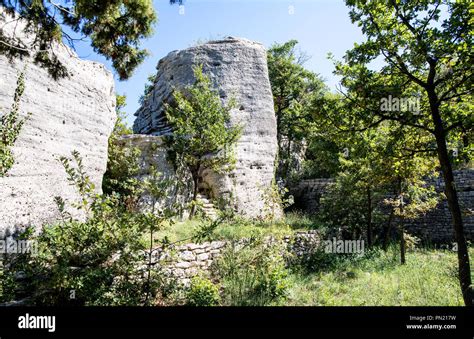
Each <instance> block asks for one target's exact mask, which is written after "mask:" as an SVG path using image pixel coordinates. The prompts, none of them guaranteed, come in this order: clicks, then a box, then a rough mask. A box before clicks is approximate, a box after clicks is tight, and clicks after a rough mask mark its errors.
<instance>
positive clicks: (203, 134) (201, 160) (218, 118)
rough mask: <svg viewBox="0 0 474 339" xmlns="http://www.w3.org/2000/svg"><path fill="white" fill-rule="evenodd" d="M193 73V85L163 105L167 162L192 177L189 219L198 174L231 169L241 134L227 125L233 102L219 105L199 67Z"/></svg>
mask: <svg viewBox="0 0 474 339" xmlns="http://www.w3.org/2000/svg"><path fill="white" fill-rule="evenodd" d="M193 70H194V77H195V79H196V81H195V83H194V84H192V85H191V86H188V87H186V88H185V89H184V90H183V91H175V92H174V93H173V95H174V100H175V104H174V105H167V106H166V118H167V120H168V122H169V124H170V126H171V127H172V128H173V134H172V135H171V136H169V137H168V138H167V144H168V146H169V148H170V151H169V156H170V159H171V160H172V162H173V163H174V164H175V165H180V164H181V165H182V166H185V167H186V169H188V170H189V172H190V173H191V176H192V181H193V194H192V201H193V202H194V203H192V204H191V208H190V218H192V217H193V216H194V215H195V212H196V201H197V195H198V191H199V187H198V183H199V181H200V179H202V178H200V176H201V173H202V171H203V170H204V169H212V170H213V171H216V172H218V173H228V172H229V171H231V170H232V169H234V167H235V163H236V159H235V156H234V146H235V143H236V142H237V141H238V139H239V138H240V136H241V134H242V126H239V125H231V124H230V112H231V110H232V109H234V108H235V107H236V102H235V100H234V99H231V100H229V102H227V103H226V104H223V103H222V100H221V98H220V96H219V91H218V90H216V89H214V88H213V85H212V81H211V79H210V78H209V76H206V75H205V74H204V73H203V70H202V66H197V67H194V69H193ZM177 170H178V171H179V170H180V169H179V168H178V169H177Z"/></svg>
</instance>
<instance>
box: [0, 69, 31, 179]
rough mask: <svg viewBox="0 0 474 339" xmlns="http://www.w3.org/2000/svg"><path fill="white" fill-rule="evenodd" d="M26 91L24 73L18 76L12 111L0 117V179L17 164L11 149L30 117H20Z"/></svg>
mask: <svg viewBox="0 0 474 339" xmlns="http://www.w3.org/2000/svg"><path fill="white" fill-rule="evenodd" d="M24 91H25V73H24V72H22V73H20V75H19V76H18V80H17V84H16V89H15V96H14V99H13V105H12V107H11V110H10V112H8V113H6V114H4V115H2V116H1V117H0V177H3V176H5V174H7V172H8V170H9V169H10V168H11V167H12V166H13V164H14V162H15V160H14V158H13V153H12V150H11V147H12V146H13V145H14V144H15V141H16V140H17V138H18V136H19V134H20V131H21V129H22V127H23V125H24V123H25V121H26V120H27V118H28V116H29V114H28V116H27V117H25V118H20V116H19V110H20V101H21V97H22V96H23V92H24Z"/></svg>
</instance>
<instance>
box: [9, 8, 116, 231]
mask: <svg viewBox="0 0 474 339" xmlns="http://www.w3.org/2000/svg"><path fill="white" fill-rule="evenodd" d="M0 20H1V21H2V25H3V23H5V22H7V21H8V20H5V17H3V19H2V18H0ZM15 25H17V26H16V32H17V34H18V33H19V32H21V31H22V30H21V29H22V23H21V22H18V23H16V22H12V23H11V24H5V25H4V26H3V32H4V34H8V33H9V32H10V33H12V31H13V29H15ZM54 48H55V50H56V52H57V55H58V57H59V59H60V61H61V62H62V63H63V64H64V65H65V66H66V68H67V70H68V72H69V76H68V77H66V78H63V79H59V80H58V81H55V80H53V79H52V78H51V77H50V75H49V74H48V72H47V70H45V69H43V68H40V67H38V66H37V65H35V64H34V62H33V60H31V58H28V57H26V58H24V59H23V60H18V59H16V60H13V62H10V61H9V60H8V59H7V58H6V57H5V56H3V55H0V79H1V83H0V115H2V114H5V113H6V112H8V111H9V110H10V107H11V105H12V102H13V95H14V92H15V83H16V81H17V78H18V74H19V73H20V72H21V71H23V70H24V67H25V65H26V66H27V67H26V70H25V92H24V95H23V97H22V99H21V103H20V115H21V116H25V115H26V114H27V112H30V113H31V117H30V118H29V120H28V121H27V122H26V123H25V125H24V126H23V129H22V130H21V132H20V135H19V138H18V140H17V141H16V143H15V145H14V147H13V153H14V159H15V163H14V165H13V167H12V168H11V169H10V170H9V171H8V173H7V175H6V176H4V177H0V231H3V230H6V229H15V228H17V227H20V226H26V225H42V224H45V223H48V222H52V221H54V220H56V219H57V218H58V209H57V207H56V205H55V202H54V197H55V196H61V197H63V198H64V199H66V200H68V201H73V200H76V199H77V198H78V197H77V194H76V190H75V188H74V187H72V186H71V185H70V184H69V183H68V181H67V177H66V173H65V171H64V169H63V167H62V165H61V164H60V162H59V161H58V157H60V156H69V157H70V156H71V152H72V151H73V150H77V151H78V152H79V153H80V154H81V156H82V158H83V163H84V166H85V170H86V172H87V173H88V174H89V175H90V176H91V179H92V181H93V183H94V184H95V186H96V188H97V190H98V191H100V187H101V184H102V176H103V174H104V172H105V169H106V164H107V140H108V137H109V135H110V133H111V131H112V129H113V126H114V123H115V119H116V116H115V93H114V80H113V76H112V74H111V73H110V72H109V71H107V70H106V69H105V67H104V66H103V65H101V64H99V63H96V62H91V61H84V60H81V59H79V58H78V57H77V55H76V54H75V53H74V52H73V51H72V50H70V49H69V48H67V47H66V46H64V45H56V46H54ZM76 215H77V213H76Z"/></svg>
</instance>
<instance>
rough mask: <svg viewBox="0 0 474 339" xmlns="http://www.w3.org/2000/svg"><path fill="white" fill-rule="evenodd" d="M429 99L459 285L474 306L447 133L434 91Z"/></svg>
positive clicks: (430, 91)
mask: <svg viewBox="0 0 474 339" xmlns="http://www.w3.org/2000/svg"><path fill="white" fill-rule="evenodd" d="M428 97H429V101H430V109H431V117H432V119H433V123H434V126H435V129H434V134H435V138H436V144H437V152H438V159H439V164H440V166H441V170H442V172H443V179H444V184H445V190H444V192H445V194H446V199H447V201H448V207H449V210H450V211H451V217H452V220H453V228H454V235H455V238H456V243H457V248H458V268H459V283H460V285H461V291H462V295H463V299H464V303H465V304H466V306H472V305H473V300H472V299H473V296H472V294H473V292H472V286H471V284H472V282H471V267H470V264H469V252H468V247H467V244H466V237H465V235H464V225H463V220H462V214H461V207H460V206H459V200H458V195H457V192H456V185H455V182H454V175H453V169H452V166H451V162H450V159H449V154H448V149H447V146H446V131H445V129H444V126H443V121H442V119H441V115H440V112H439V105H438V98H437V96H436V93H435V91H434V89H433V90H428Z"/></svg>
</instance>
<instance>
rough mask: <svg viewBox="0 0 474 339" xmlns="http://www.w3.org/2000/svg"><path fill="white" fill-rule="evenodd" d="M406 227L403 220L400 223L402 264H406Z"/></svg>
mask: <svg viewBox="0 0 474 339" xmlns="http://www.w3.org/2000/svg"><path fill="white" fill-rule="evenodd" d="M405 253H406V246H405V227H404V226H403V220H402V221H401V223H400V264H402V265H405V262H406V260H405Z"/></svg>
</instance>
